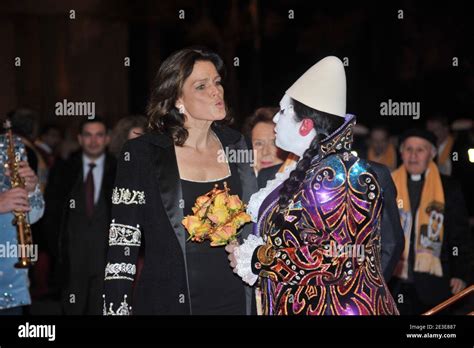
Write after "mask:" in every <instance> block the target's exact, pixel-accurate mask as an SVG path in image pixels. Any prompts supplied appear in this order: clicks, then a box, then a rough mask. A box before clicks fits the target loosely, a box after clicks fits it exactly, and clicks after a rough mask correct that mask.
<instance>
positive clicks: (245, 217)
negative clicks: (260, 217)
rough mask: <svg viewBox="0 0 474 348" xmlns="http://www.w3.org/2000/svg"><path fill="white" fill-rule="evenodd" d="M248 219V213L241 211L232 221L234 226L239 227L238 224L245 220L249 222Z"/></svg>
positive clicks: (243, 222)
mask: <svg viewBox="0 0 474 348" xmlns="http://www.w3.org/2000/svg"><path fill="white" fill-rule="evenodd" d="M250 220H251V218H250V215H249V214H247V213H246V212H243V211H242V212H240V213H238V214H237V215H235V216H234V218H233V219H232V222H233V224H234V226H235V228H239V227H240V226H242V225H245V224H246V223H247V222H250Z"/></svg>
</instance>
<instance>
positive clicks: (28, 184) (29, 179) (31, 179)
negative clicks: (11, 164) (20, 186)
mask: <svg viewBox="0 0 474 348" xmlns="http://www.w3.org/2000/svg"><path fill="white" fill-rule="evenodd" d="M18 174H20V177H21V178H23V179H24V180H25V189H26V191H27V192H33V191H34V190H35V188H36V184H38V177H37V176H36V174H35V172H34V171H33V169H31V167H30V165H29V164H28V162H26V161H21V162H19V163H18ZM5 175H6V176H10V169H9V168H7V169H6V170H5Z"/></svg>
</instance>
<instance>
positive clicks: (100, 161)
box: [82, 153, 105, 204]
mask: <svg viewBox="0 0 474 348" xmlns="http://www.w3.org/2000/svg"><path fill="white" fill-rule="evenodd" d="M89 163H95V167H94V169H93V170H92V177H93V178H94V204H97V201H98V200H99V194H100V188H101V187H102V178H103V177H104V164H105V153H104V154H102V156H100V157H99V158H97V159H95V160H92V159H90V158H89V157H87V156H86V155H85V154H84V153H83V154H82V174H83V177H84V182H85V181H86V179H87V174H89V169H90V167H89Z"/></svg>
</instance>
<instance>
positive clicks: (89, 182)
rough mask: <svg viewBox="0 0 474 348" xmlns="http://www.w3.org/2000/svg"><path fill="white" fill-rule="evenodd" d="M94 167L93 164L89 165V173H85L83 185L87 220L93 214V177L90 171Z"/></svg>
mask: <svg viewBox="0 0 474 348" xmlns="http://www.w3.org/2000/svg"><path fill="white" fill-rule="evenodd" d="M94 167H95V163H89V173H87V177H86V181H85V183H84V185H85V192H86V213H87V216H88V217H89V218H91V217H92V215H93V214H94V192H95V190H94V175H92V170H93V169H94Z"/></svg>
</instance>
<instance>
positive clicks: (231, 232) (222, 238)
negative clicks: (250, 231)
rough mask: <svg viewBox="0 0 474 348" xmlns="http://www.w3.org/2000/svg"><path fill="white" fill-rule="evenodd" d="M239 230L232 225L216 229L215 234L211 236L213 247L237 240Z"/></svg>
mask: <svg viewBox="0 0 474 348" xmlns="http://www.w3.org/2000/svg"><path fill="white" fill-rule="evenodd" d="M236 235H237V230H236V229H235V227H234V226H232V224H225V225H223V226H219V227H217V228H216V229H215V231H214V233H211V235H210V236H209V237H210V239H211V246H221V245H226V244H227V243H228V242H229V241H231V240H233V239H235V237H236Z"/></svg>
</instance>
